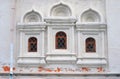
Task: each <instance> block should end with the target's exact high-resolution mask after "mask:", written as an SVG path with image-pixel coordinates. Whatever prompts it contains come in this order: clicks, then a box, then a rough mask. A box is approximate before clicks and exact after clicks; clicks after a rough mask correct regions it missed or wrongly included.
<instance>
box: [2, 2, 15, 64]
mask: <svg viewBox="0 0 120 79" xmlns="http://www.w3.org/2000/svg"><path fill="white" fill-rule="evenodd" d="M12 7H13V0H0V37H1V38H0V56H1V57H0V64H2V65H7V64H8V63H9V62H10V54H9V53H10V41H11V39H10V38H11V32H10V29H11V27H12V23H13V17H12V16H13V15H12V13H13V9H12Z"/></svg>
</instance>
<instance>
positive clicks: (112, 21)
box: [107, 0, 120, 72]
mask: <svg viewBox="0 0 120 79" xmlns="http://www.w3.org/2000/svg"><path fill="white" fill-rule="evenodd" d="M107 24H108V45H109V46H108V55H109V67H110V71H112V72H120V62H119V61H120V0H107Z"/></svg>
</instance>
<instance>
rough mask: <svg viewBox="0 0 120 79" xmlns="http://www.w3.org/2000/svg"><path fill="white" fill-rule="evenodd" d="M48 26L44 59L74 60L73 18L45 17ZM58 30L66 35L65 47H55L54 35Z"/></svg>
mask: <svg viewBox="0 0 120 79" xmlns="http://www.w3.org/2000/svg"><path fill="white" fill-rule="evenodd" d="M45 21H46V22H47V27H48V37H49V39H48V52H47V53H46V55H47V57H46V61H47V62H48V63H71V62H75V61H76V54H75V50H74V45H75V44H74V25H75V24H74V23H75V22H76V19H74V18H46V19H45ZM59 31H63V32H65V33H66V35H67V49H56V48H55V36H56V33H57V32H59Z"/></svg>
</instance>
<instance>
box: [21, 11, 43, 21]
mask: <svg viewBox="0 0 120 79" xmlns="http://www.w3.org/2000/svg"><path fill="white" fill-rule="evenodd" d="M40 21H42V17H41V15H40V14H39V13H38V12H35V11H34V10H32V11H30V12H28V13H26V14H25V15H24V18H23V22H24V23H30V22H40Z"/></svg>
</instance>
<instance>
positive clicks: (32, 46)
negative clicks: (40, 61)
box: [28, 37, 37, 52]
mask: <svg viewBox="0 0 120 79" xmlns="http://www.w3.org/2000/svg"><path fill="white" fill-rule="evenodd" d="M28 52H37V38H35V37H30V38H29V39H28Z"/></svg>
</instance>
